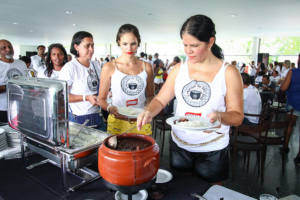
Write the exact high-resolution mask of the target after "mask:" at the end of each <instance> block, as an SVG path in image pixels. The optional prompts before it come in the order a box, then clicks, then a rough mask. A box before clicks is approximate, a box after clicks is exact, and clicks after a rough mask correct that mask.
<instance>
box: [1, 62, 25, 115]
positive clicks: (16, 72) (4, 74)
mask: <svg viewBox="0 0 300 200" xmlns="http://www.w3.org/2000/svg"><path fill="white" fill-rule="evenodd" d="M26 69H27V67H26V64H25V63H24V62H23V61H21V60H14V61H13V62H12V63H6V62H3V61H1V60H0V71H1V72H0V85H6V84H7V81H8V80H9V79H11V78H13V77H16V76H25V75H26ZM0 110H1V111H7V94H6V92H3V93H0Z"/></svg>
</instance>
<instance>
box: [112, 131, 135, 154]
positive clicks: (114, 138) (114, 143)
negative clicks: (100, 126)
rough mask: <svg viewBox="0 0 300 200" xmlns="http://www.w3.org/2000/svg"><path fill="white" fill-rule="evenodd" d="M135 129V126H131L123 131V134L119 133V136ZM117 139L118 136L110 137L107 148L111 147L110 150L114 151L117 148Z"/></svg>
mask: <svg viewBox="0 0 300 200" xmlns="http://www.w3.org/2000/svg"><path fill="white" fill-rule="evenodd" d="M135 128H136V127H135V126H132V127H130V128H129V129H127V130H126V131H124V132H123V133H121V134H119V135H124V134H126V133H128V132H129V131H131V130H133V129H135ZM117 137H118V135H114V136H112V137H110V138H109V139H108V141H107V143H108V146H109V147H111V148H113V149H116V148H117V146H118V140H117Z"/></svg>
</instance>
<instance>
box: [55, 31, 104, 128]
mask: <svg viewBox="0 0 300 200" xmlns="http://www.w3.org/2000/svg"><path fill="white" fill-rule="evenodd" d="M70 52H71V53H72V54H73V55H75V57H76V58H75V59H73V60H71V61H70V62H68V63H67V64H65V66H64V67H63V68H62V69H61V71H60V73H59V79H61V80H65V81H67V83H68V86H69V120H70V121H73V122H76V123H79V124H83V123H84V122H86V121H87V120H88V123H87V124H86V125H87V126H93V127H95V128H98V129H101V130H105V126H104V123H103V120H102V116H100V108H99V106H98V102H97V92H98V90H97V89H98V85H99V78H98V75H97V70H96V66H95V65H94V64H93V62H92V61H91V59H92V56H93V54H94V41H93V36H92V34H90V33H88V32H85V31H79V32H77V33H75V34H74V36H73V38H72V43H71V49H70Z"/></svg>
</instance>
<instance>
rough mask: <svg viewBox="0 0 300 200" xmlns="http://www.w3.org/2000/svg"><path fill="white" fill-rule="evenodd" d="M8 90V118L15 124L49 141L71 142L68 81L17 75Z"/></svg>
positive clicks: (34, 135) (33, 135)
mask: <svg viewBox="0 0 300 200" xmlns="http://www.w3.org/2000/svg"><path fill="white" fill-rule="evenodd" d="M7 94H8V118H9V123H10V125H11V126H12V127H13V128H16V129H18V130H20V131H21V132H22V133H23V134H25V135H27V136H30V137H32V138H36V139H39V140H41V141H45V142H47V143H51V144H54V145H62V144H67V139H68V136H67V129H68V93H67V84H66V82H65V81H59V80H50V79H38V78H30V77H17V78H15V79H11V80H9V81H8V83H7Z"/></svg>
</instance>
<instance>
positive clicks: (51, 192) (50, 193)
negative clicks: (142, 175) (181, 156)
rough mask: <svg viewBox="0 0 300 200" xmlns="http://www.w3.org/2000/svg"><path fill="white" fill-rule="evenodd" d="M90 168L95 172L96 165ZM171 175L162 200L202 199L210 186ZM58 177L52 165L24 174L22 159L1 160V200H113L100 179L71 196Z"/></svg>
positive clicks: (74, 180)
mask: <svg viewBox="0 0 300 200" xmlns="http://www.w3.org/2000/svg"><path fill="white" fill-rule="evenodd" d="M29 159H31V161H32V162H36V161H39V160H41V159H44V158H43V157H41V156H39V155H33V156H30V158H29ZM89 167H90V168H91V169H93V170H97V169H96V168H97V163H95V164H93V165H92V166H89ZM172 173H173V177H174V178H173V180H172V181H171V182H170V183H169V184H168V189H167V191H166V195H165V197H164V198H163V199H164V200H175V199H194V198H193V197H191V196H190V194H191V193H198V194H201V195H202V194H204V193H205V192H206V191H207V190H208V188H209V187H210V186H211V185H210V184H209V183H207V182H205V181H203V180H201V179H199V178H198V177H197V176H196V175H194V174H185V173H178V174H177V173H175V172H172ZM60 176H61V173H60V168H58V167H56V166H54V165H52V164H48V163H47V164H44V165H40V166H38V167H36V168H33V169H32V170H25V169H24V168H23V163H22V160H21V159H12V160H0V177H1V178H0V185H1V186H0V197H2V198H3V199H5V200H18V199H20V200H21V199H22V200H23V199H30V200H34V199H43V200H53V199H72V200H77V199H78V200H83V199H86V200H87V199H105V200H113V199H114V194H115V191H111V190H109V189H107V188H106V186H105V185H104V183H103V180H102V179H99V180H96V181H94V182H92V183H90V184H88V185H86V186H83V187H81V188H80V189H78V190H76V191H74V192H65V191H64V189H63V187H62V183H61V177H60ZM68 178H69V180H70V182H71V183H72V184H76V183H77V182H79V181H80V179H78V178H77V177H75V176H73V175H70V174H69V177H68ZM148 199H150V198H148Z"/></svg>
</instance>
